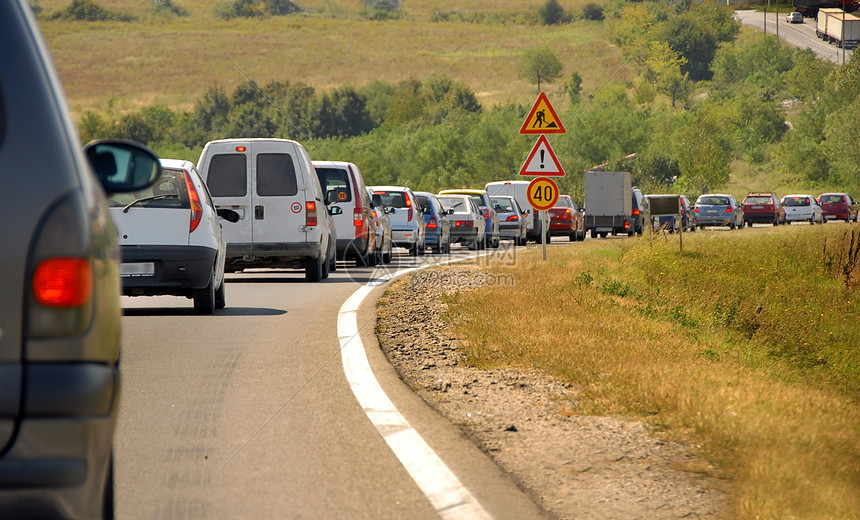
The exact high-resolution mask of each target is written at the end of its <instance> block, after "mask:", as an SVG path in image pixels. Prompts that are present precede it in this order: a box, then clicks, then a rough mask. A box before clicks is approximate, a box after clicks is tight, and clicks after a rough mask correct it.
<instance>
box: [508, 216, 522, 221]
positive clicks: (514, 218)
mask: <svg viewBox="0 0 860 520" xmlns="http://www.w3.org/2000/svg"><path fill="white" fill-rule="evenodd" d="M519 220H520V217H519V215H511V216H510V217H508V218H506V219H505V221H506V222H518V221H519Z"/></svg>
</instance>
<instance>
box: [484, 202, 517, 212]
mask: <svg viewBox="0 0 860 520" xmlns="http://www.w3.org/2000/svg"><path fill="white" fill-rule="evenodd" d="M490 200H492V201H493V208H495V210H496V211H501V212H503V213H516V210H515V209H514V205H513V204H512V203H511V199H490Z"/></svg>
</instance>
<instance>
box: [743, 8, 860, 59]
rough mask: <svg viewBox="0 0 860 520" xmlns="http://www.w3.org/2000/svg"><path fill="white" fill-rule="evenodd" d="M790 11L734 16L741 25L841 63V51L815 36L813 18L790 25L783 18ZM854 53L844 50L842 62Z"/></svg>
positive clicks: (745, 12) (753, 12)
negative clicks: (755, 28)
mask: <svg viewBox="0 0 860 520" xmlns="http://www.w3.org/2000/svg"><path fill="white" fill-rule="evenodd" d="M789 12H790V11H780V12H779V14H778V15H777V13H776V12H768V13H767V17H766V18H765V14H764V13H762V12H758V11H735V16H736V17H737V18H738V20H740V21H741V23H742V24H744V25H747V26H750V27H757V28H759V29H761V30H762V31H766V32H767V33H768V34H772V35H774V36H777V35H778V37H779V39H780V40H782V41H785V42H787V43H789V44H790V45H793V46H795V47H797V48H800V49H806V48H808V49H812V51H813V52H814V53H816V54H817V55H819V56H821V57H822V58H825V59H828V60H830V61H832V62H834V63H843V52H842V49H840V48H839V47H837V46H836V45H831V44H828V43H827V42H825V41H823V40H821V39H819V38H817V37H816V36H815V18H804V19H803V23H802V24H800V23H798V24H790V23H787V22H786V21H785V16H786V15H787V14H788V13H789ZM853 52H854V51H850V50H846V51H845V53H844V61H848V60H849V59H850V58H851V55H852V54H853Z"/></svg>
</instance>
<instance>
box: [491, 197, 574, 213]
mask: <svg viewBox="0 0 860 520" xmlns="http://www.w3.org/2000/svg"><path fill="white" fill-rule="evenodd" d="M559 200H561V199H559ZM492 201H493V207H494V208H496V211H502V212H505V213H514V212H515V211H516V210H514V206H513V204H511V201H510V199H492Z"/></svg>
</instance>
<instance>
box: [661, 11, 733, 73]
mask: <svg viewBox="0 0 860 520" xmlns="http://www.w3.org/2000/svg"><path fill="white" fill-rule="evenodd" d="M661 39H662V40H663V41H665V42H666V43H668V44H669V46H670V47H671V48H672V50H674V51H675V52H677V53H678V54H679V55H681V56H682V57H684V58H685V59H686V60H687V62H686V63H685V64H684V66H683V67H681V72H685V73H687V74H689V75H690V79H692V80H694V81H701V80H705V79H711V70H710V67H711V61H712V60H713V59H714V54H716V52H717V46H718V44H719V41H718V39H717V32H716V30H715V29H714V28H713V27H711V26H710V25H708V22H707V21H706V20H705V19H704V18H703V17H701V16H700V15H699V14H697V13H692V12H688V13H684V14H681V15H678V16H673V17H671V18H669V19H668V20H667V21H666V24H665V25H664V26H663V31H662V38H661Z"/></svg>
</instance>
